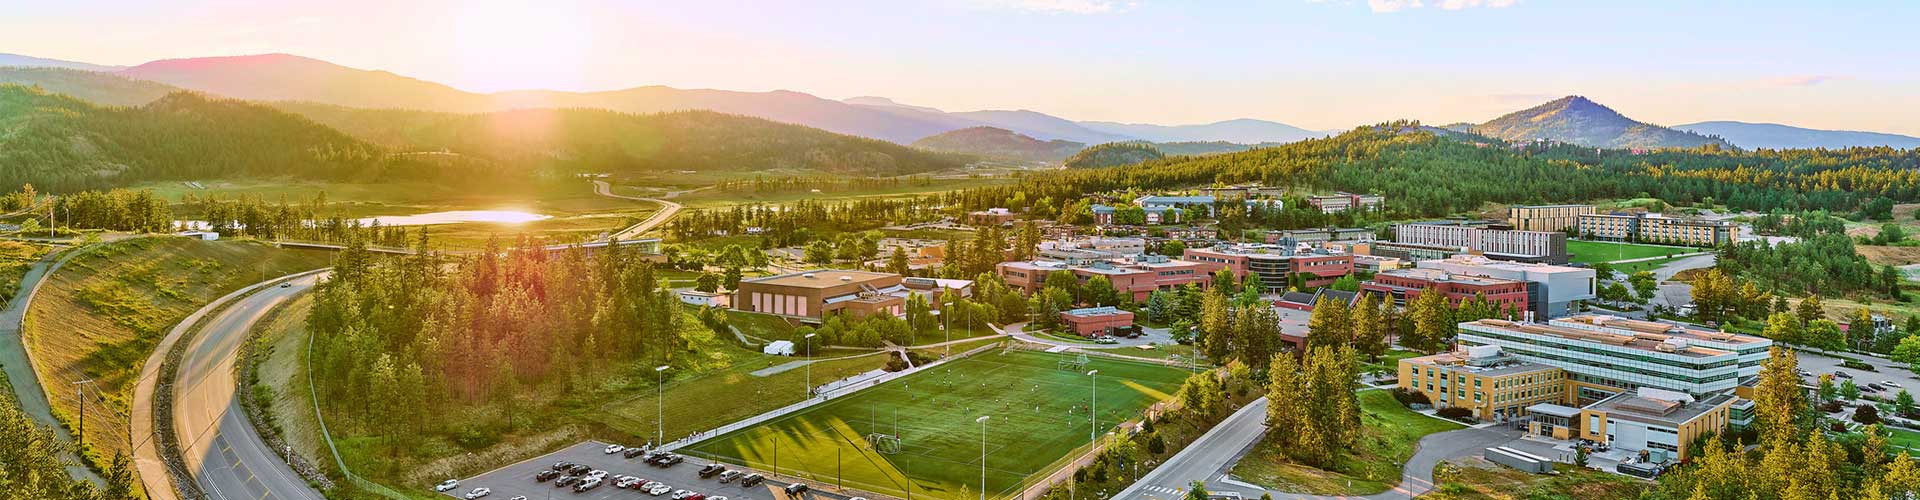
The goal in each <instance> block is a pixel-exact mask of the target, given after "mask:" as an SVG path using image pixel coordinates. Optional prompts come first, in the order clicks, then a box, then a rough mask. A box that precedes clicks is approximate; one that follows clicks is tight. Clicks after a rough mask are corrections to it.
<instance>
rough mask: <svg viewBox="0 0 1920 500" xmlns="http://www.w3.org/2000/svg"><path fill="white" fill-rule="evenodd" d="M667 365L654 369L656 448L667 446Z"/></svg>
mask: <svg viewBox="0 0 1920 500" xmlns="http://www.w3.org/2000/svg"><path fill="white" fill-rule="evenodd" d="M666 374H667V365H660V366H656V367H653V411H654V414H653V415H654V416H653V424H654V429H655V430H654V438H653V439H654V441H653V442H654V446H656V447H658V446H663V445H665V444H667V398H666V389H665V387H666V383H667V375H666Z"/></svg>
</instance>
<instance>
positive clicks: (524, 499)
mask: <svg viewBox="0 0 1920 500" xmlns="http://www.w3.org/2000/svg"><path fill="white" fill-rule="evenodd" d="M507 500H527V496H526V495H517V496H514V497H513V498H509V499H507Z"/></svg>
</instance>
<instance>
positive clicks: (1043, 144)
mask: <svg viewBox="0 0 1920 500" xmlns="http://www.w3.org/2000/svg"><path fill="white" fill-rule="evenodd" d="M913 146H914V147H917V148H922V149H930V150H933V151H944V152H950V153H966V154H975V155H980V156H988V157H995V158H1011V159H1016V160H1026V161H1041V162H1056V161H1060V160H1064V159H1066V158H1067V157H1068V156H1073V154H1074V153H1075V152H1078V151H1080V149H1081V148H1084V147H1086V146H1087V145H1085V144H1081V143H1078V142H1073V141H1063V140H1052V141H1042V140H1039V139H1035V138H1032V137H1028V136H1026V135H1024V134H1019V133H1015V132H1013V131H1010V130H1007V129H1003V128H994V127H972V128H963V129H960V130H955V131H952V132H943V133H940V134H935V135H931V136H927V137H926V138H923V139H920V140H918V141H913Z"/></svg>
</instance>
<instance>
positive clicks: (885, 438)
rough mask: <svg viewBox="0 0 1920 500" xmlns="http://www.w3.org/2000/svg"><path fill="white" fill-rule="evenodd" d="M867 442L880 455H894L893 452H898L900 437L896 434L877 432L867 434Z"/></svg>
mask: <svg viewBox="0 0 1920 500" xmlns="http://www.w3.org/2000/svg"><path fill="white" fill-rule="evenodd" d="M867 444H868V445H872V446H873V451H876V452H879V453H880V454H881V455H894V454H898V453H900V438H899V437H898V436H893V435H889V434H881V433H878V432H876V433H873V434H868V435H867Z"/></svg>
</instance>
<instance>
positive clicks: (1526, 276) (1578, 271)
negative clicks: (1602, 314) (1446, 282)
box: [1418, 255, 1599, 318]
mask: <svg viewBox="0 0 1920 500" xmlns="http://www.w3.org/2000/svg"><path fill="white" fill-rule="evenodd" d="M1418 266H1419V267H1420V268H1422V269H1439V270H1442V271H1446V272H1449V273H1453V274H1463V275H1468V276H1486V277H1489V278H1502V279H1509V280H1517V281H1526V282H1529V283H1532V285H1530V286H1528V287H1527V304H1528V305H1529V306H1531V307H1532V308H1533V311H1532V312H1533V315H1534V316H1535V317H1537V318H1552V317H1555V316H1565V315H1567V314H1569V313H1570V312H1571V310H1570V308H1571V306H1572V305H1573V302H1574V301H1578V300H1591V299H1593V298H1595V297H1598V296H1599V295H1598V291H1599V283H1598V281H1599V280H1598V278H1597V276H1598V275H1596V274H1594V272H1593V270H1592V269H1587V268H1582V267H1568V266H1556V265H1551V264H1531V263H1524V262H1505V261H1497V260H1493V259H1489V258H1486V257H1482V256H1478V255H1455V256H1452V257H1448V258H1445V259H1434V260H1423V261H1420V263H1419V264H1418Z"/></svg>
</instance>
